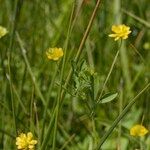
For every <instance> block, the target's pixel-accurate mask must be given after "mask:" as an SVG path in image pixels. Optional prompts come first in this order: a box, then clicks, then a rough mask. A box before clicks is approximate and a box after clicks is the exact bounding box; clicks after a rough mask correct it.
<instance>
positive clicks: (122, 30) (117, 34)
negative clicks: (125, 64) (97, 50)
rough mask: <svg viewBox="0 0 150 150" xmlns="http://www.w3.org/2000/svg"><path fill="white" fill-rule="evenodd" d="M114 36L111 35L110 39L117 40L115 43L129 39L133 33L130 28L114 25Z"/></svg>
mask: <svg viewBox="0 0 150 150" xmlns="http://www.w3.org/2000/svg"><path fill="white" fill-rule="evenodd" d="M111 30H112V32H114V33H113V34H109V37H113V38H115V41H117V40H119V39H120V38H121V39H127V38H128V35H129V34H130V33H131V31H130V27H128V26H126V25H124V24H122V25H113V26H112V28H111Z"/></svg>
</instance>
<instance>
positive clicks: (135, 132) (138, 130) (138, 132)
mask: <svg viewBox="0 0 150 150" xmlns="http://www.w3.org/2000/svg"><path fill="white" fill-rule="evenodd" d="M147 133H148V130H147V129H146V128H145V127H144V126H142V125H135V126H133V127H132V128H131V129H130V135H132V136H144V135H145V134H147Z"/></svg>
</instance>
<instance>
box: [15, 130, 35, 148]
mask: <svg viewBox="0 0 150 150" xmlns="http://www.w3.org/2000/svg"><path fill="white" fill-rule="evenodd" d="M36 144H37V141H36V140H34V139H33V134H32V133H31V132H28V133H27V134H24V133H21V134H20V135H19V136H18V137H17V138H16V145H17V149H21V150H34V148H35V145H36Z"/></svg>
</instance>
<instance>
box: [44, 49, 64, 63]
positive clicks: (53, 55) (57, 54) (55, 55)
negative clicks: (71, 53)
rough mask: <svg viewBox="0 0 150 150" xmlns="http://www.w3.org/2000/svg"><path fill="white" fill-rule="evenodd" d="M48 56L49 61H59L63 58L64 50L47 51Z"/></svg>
mask: <svg viewBox="0 0 150 150" xmlns="http://www.w3.org/2000/svg"><path fill="white" fill-rule="evenodd" d="M46 55H47V58H48V59H49V60H55V61H56V60H58V59H59V58H61V57H62V56H63V55H64V53H63V50H62V48H57V47H55V48H49V49H48V50H47V51H46Z"/></svg>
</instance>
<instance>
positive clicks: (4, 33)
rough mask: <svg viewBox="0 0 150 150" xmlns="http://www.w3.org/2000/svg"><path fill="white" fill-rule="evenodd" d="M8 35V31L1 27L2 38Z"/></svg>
mask: <svg viewBox="0 0 150 150" xmlns="http://www.w3.org/2000/svg"><path fill="white" fill-rule="evenodd" d="M7 33H8V31H7V29H6V28H4V27H2V26H0V38H1V37H3V36H5V35H6V34H7Z"/></svg>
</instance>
